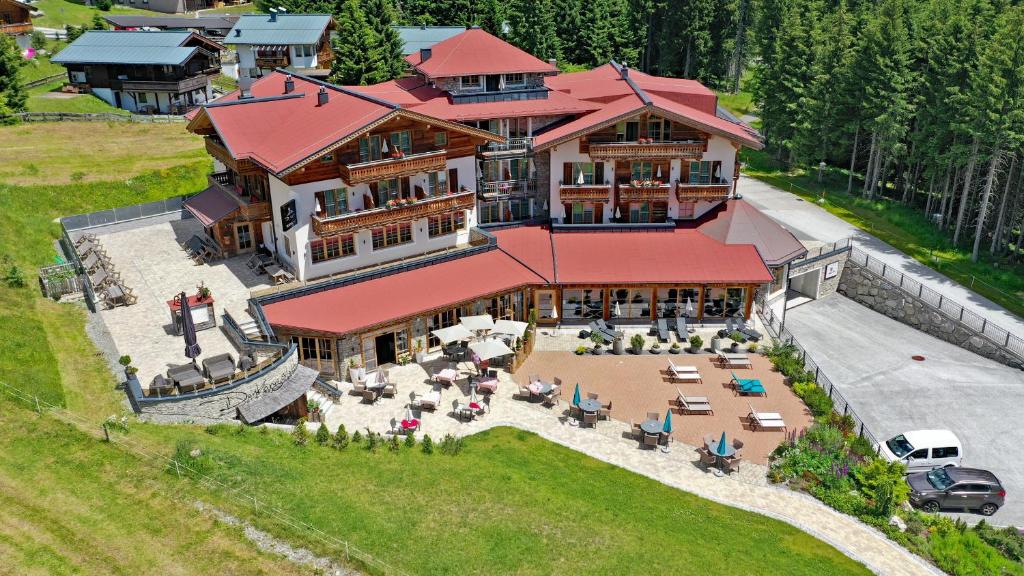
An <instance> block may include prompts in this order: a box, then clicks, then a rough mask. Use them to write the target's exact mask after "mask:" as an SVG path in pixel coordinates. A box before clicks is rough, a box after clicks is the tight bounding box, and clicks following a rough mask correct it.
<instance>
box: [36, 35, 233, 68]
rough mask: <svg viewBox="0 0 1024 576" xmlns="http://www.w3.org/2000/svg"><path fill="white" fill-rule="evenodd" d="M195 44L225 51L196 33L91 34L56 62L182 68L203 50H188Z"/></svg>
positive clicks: (81, 37) (80, 38)
mask: <svg viewBox="0 0 1024 576" xmlns="http://www.w3.org/2000/svg"><path fill="white" fill-rule="evenodd" d="M193 40H195V41H196V42H198V43H200V44H203V45H205V46H207V47H209V48H210V49H211V50H215V51H219V50H221V49H223V48H224V47H223V46H221V45H220V44H218V43H216V42H214V41H213V40H210V39H209V38H204V37H202V36H200V35H198V34H195V33H193V32H177V31H175V32H172V31H159V32H135V31H126V30H119V31H115V30H89V31H87V32H86V33H85V34H82V35H81V36H80V37H79V38H78V39H77V40H75V41H74V42H72V43H71V44H69V45H68V46H67V47H66V48H64V49H63V50H61V51H60V52H59V53H58V54H57V55H56V56H54V57H53V59H52V60H53V61H54V62H57V63H59V64H72V63H73V64H80V63H85V64H159V65H179V64H182V63H184V62H185V61H187V60H188V59H189V58H191V57H192V56H193V55H194V54H195V53H196V52H197V51H198V50H199V48H198V47H196V46H185V44H187V43H189V42H190V41H193Z"/></svg>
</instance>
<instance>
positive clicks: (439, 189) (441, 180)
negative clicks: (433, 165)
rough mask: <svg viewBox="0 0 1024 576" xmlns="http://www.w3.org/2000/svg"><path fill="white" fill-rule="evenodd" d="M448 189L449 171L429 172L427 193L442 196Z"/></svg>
mask: <svg viewBox="0 0 1024 576" xmlns="http://www.w3.org/2000/svg"><path fill="white" fill-rule="evenodd" d="M447 191H448V172H446V171H444V170H441V171H440V172H430V173H429V174H427V194H428V195H430V196H441V195H443V194H444V193H445V192H447Z"/></svg>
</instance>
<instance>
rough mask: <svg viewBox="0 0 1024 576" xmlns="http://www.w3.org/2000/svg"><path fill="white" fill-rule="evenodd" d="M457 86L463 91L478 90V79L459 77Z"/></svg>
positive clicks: (476, 77) (474, 77) (477, 77)
mask: <svg viewBox="0 0 1024 576" xmlns="http://www.w3.org/2000/svg"><path fill="white" fill-rule="evenodd" d="M459 86H460V87H461V88H462V89H463V90H479V89H480V86H481V84H480V77H479V76H461V77H459Z"/></svg>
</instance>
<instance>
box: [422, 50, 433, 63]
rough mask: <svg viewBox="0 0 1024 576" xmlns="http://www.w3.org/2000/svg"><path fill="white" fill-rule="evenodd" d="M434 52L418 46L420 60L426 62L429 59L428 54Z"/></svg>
mask: <svg viewBox="0 0 1024 576" xmlns="http://www.w3.org/2000/svg"><path fill="white" fill-rule="evenodd" d="M433 53H434V51H433V50H431V49H430V48H420V62H426V61H427V60H430V56H431V55H432V54H433Z"/></svg>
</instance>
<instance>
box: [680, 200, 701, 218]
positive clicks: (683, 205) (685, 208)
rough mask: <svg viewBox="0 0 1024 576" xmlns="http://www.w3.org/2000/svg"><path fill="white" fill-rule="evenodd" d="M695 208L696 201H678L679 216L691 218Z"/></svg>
mask: <svg viewBox="0 0 1024 576" xmlns="http://www.w3.org/2000/svg"><path fill="white" fill-rule="evenodd" d="M696 208H697V203H696V202H680V203H679V217H680V218H693V215H694V212H695V210H696Z"/></svg>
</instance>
